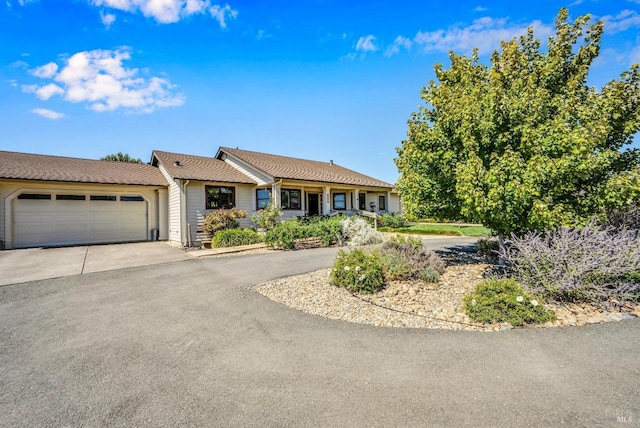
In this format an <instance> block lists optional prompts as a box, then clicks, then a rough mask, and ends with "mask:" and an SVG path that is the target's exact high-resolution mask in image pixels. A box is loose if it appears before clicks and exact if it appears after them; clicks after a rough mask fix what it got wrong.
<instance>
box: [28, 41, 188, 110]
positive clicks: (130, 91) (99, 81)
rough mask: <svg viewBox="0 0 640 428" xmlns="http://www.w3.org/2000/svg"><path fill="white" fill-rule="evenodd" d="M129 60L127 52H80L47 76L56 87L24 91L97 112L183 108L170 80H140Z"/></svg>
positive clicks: (48, 85)
mask: <svg viewBox="0 0 640 428" xmlns="http://www.w3.org/2000/svg"><path fill="white" fill-rule="evenodd" d="M130 58H131V55H130V53H129V51H128V50H126V49H121V50H114V51H109V50H93V51H85V52H78V53H76V54H74V55H72V56H71V57H70V58H69V59H68V60H67V61H66V64H64V66H63V67H62V69H61V70H60V71H59V72H57V73H55V72H54V73H53V74H52V75H50V76H47V77H48V78H51V79H52V80H53V82H56V83H53V82H50V83H48V84H45V85H42V86H38V85H25V86H23V87H22V90H23V91H24V92H32V93H35V94H36V96H37V97H38V98H40V99H43V100H47V99H49V98H51V97H52V96H54V95H61V96H62V97H63V98H64V99H65V100H67V101H69V102H72V103H80V102H83V103H87V104H88V105H89V108H90V109H91V110H94V111H98V112H103V111H113V110H118V109H124V110H128V111H136V112H143V113H151V112H152V111H154V110H155V109H156V108H160V107H175V106H180V105H182V104H184V97H183V96H182V95H180V94H175V93H174V92H173V89H174V87H175V86H174V85H172V84H171V82H169V80H167V79H164V78H160V77H150V78H144V77H140V76H139V74H140V72H139V70H138V69H137V68H131V69H129V68H125V67H124V66H123V61H125V60H128V59H130ZM47 65H48V64H47ZM39 68H41V67H39ZM56 70H57V68H56ZM41 77H42V76H41ZM43 78H44V77H43Z"/></svg>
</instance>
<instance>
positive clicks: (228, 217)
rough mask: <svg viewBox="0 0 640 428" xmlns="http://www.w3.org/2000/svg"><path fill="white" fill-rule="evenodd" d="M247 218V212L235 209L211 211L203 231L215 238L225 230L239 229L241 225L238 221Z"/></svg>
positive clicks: (205, 220)
mask: <svg viewBox="0 0 640 428" xmlns="http://www.w3.org/2000/svg"><path fill="white" fill-rule="evenodd" d="M246 216H247V212H246V211H241V210H237V209H235V208H233V209H231V210H215V211H211V212H210V213H209V214H207V216H206V217H205V218H204V221H203V223H202V230H203V231H204V232H206V233H208V234H209V235H211V236H213V235H215V234H216V233H218V232H221V231H223V230H228V229H238V228H239V227H240V223H238V220H237V219H239V218H245V217H246Z"/></svg>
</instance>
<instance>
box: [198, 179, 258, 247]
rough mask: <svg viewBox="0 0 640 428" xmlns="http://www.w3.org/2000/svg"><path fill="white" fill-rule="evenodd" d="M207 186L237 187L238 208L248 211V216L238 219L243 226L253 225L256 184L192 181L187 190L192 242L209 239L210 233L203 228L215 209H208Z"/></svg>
mask: <svg viewBox="0 0 640 428" xmlns="http://www.w3.org/2000/svg"><path fill="white" fill-rule="evenodd" d="M205 186H227V187H234V188H235V196H236V209H238V210H243V211H246V212H247V217H246V218H241V219H238V223H240V226H241V227H251V225H252V223H251V214H253V213H254V212H255V202H254V197H253V196H252V194H254V193H255V186H253V185H249V184H234V183H222V182H203V181H192V182H190V183H189V185H188V186H187V192H186V205H187V206H186V218H187V223H188V224H189V225H190V228H189V229H191V241H192V242H204V241H206V240H209V239H210V237H209V235H208V234H206V233H204V231H203V230H202V223H203V222H204V218H205V217H206V216H207V214H208V213H210V212H211V211H213V210H207V209H206V208H205V206H206V198H205Z"/></svg>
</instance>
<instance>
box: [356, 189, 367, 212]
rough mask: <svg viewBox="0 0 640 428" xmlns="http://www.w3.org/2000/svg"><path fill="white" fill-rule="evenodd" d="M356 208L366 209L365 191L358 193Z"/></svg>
mask: <svg viewBox="0 0 640 428" xmlns="http://www.w3.org/2000/svg"><path fill="white" fill-rule="evenodd" d="M358 209H359V210H360V211H366V210H367V194H366V193H358Z"/></svg>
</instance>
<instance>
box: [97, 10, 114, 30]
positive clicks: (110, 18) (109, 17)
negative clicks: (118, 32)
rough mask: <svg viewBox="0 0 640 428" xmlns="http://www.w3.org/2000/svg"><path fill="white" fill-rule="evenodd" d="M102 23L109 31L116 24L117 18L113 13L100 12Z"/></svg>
mask: <svg viewBox="0 0 640 428" xmlns="http://www.w3.org/2000/svg"><path fill="white" fill-rule="evenodd" d="M100 21H102V25H104V26H105V27H107V29H108V28H109V27H111V25H112V24H113V23H114V22H116V16H115V15H114V14H113V13H104V12H103V11H100Z"/></svg>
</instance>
